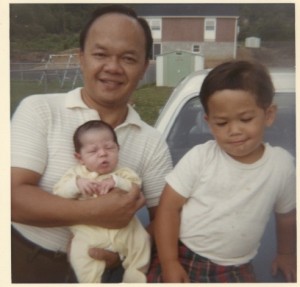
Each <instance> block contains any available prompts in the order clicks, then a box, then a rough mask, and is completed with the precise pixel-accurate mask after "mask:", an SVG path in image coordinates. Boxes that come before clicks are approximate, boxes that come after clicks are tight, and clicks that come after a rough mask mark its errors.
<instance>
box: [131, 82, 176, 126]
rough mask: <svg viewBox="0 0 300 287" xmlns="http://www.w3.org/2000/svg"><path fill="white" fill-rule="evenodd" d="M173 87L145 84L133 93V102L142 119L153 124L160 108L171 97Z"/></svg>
mask: <svg viewBox="0 0 300 287" xmlns="http://www.w3.org/2000/svg"><path fill="white" fill-rule="evenodd" d="M172 90H173V88H170V87H156V86H155V85H145V86H143V87H141V88H140V89H137V90H136V91H135V92H134V94H133V104H134V107H135V109H136V110H137V112H138V113H139V114H140V115H141V117H142V119H143V120H144V121H145V122H147V123H148V124H150V125H153V124H154V123H155V121H156V119H157V117H158V115H159V111H160V109H161V108H162V107H163V106H164V104H165V102H166V101H167V99H168V98H169V96H170V94H171V92H172Z"/></svg>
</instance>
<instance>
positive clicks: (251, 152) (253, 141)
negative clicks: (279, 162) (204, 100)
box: [206, 90, 276, 163]
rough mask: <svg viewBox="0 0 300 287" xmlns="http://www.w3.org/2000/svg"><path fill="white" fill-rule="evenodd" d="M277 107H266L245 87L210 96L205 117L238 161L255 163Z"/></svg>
mask: <svg viewBox="0 0 300 287" xmlns="http://www.w3.org/2000/svg"><path fill="white" fill-rule="evenodd" d="M275 114H276V107H275V106H274V105H271V106H270V107H269V108H267V109H266V110H264V109H263V108H261V107H259V106H257V104H256V100H255V97H254V96H253V95H252V94H251V93H249V92H247V91H243V90H221V91H217V92H215V93H214V94H213V95H212V96H210V97H209V99H208V115H206V120H207V122H208V125H209V127H210V129H211V131H212V133H213V135H214V137H215V139H216V141H217V142H218V144H219V146H220V147H221V148H222V149H223V150H224V151H225V152H226V153H227V154H229V155H230V156H231V157H233V158H234V159H235V160H237V161H240V162H243V163H253V162H255V161H257V160H258V159H259V158H260V157H261V156H262V154H263V151H264V146H263V144H262V143H263V136H264V130H265V128H266V127H268V126H271V125H272V123H273V121H274V119H275Z"/></svg>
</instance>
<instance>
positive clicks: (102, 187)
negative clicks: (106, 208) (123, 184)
mask: <svg viewBox="0 0 300 287" xmlns="http://www.w3.org/2000/svg"><path fill="white" fill-rule="evenodd" d="M115 184H116V183H115V181H114V180H113V178H112V176H111V177H109V178H106V179H103V180H102V181H100V182H98V183H97V194H98V195H104V194H107V193H108V192H109V191H110V190H111V189H113V188H114V187H115Z"/></svg>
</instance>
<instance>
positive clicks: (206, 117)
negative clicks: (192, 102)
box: [204, 114, 208, 122]
mask: <svg viewBox="0 0 300 287" xmlns="http://www.w3.org/2000/svg"><path fill="white" fill-rule="evenodd" d="M204 120H205V121H206V122H208V115H207V114H205V115H204Z"/></svg>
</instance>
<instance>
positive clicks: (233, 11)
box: [130, 3, 239, 17]
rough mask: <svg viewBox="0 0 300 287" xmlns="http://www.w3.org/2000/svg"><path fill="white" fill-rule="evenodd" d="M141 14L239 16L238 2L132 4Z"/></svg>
mask: <svg viewBox="0 0 300 287" xmlns="http://www.w3.org/2000/svg"><path fill="white" fill-rule="evenodd" d="M130 6H131V7H133V8H134V9H135V11H136V12H137V14H138V15H139V16H143V17H145V16H148V17H150V16H160V17H162V16H167V17H172V16H174V17H178V16H193V17H195V16H206V17H207V16H233V17H238V16H239V5H238V4H218V3H214V4H195V3H185V4H169V3H162V4H149V3H145V4H130Z"/></svg>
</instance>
